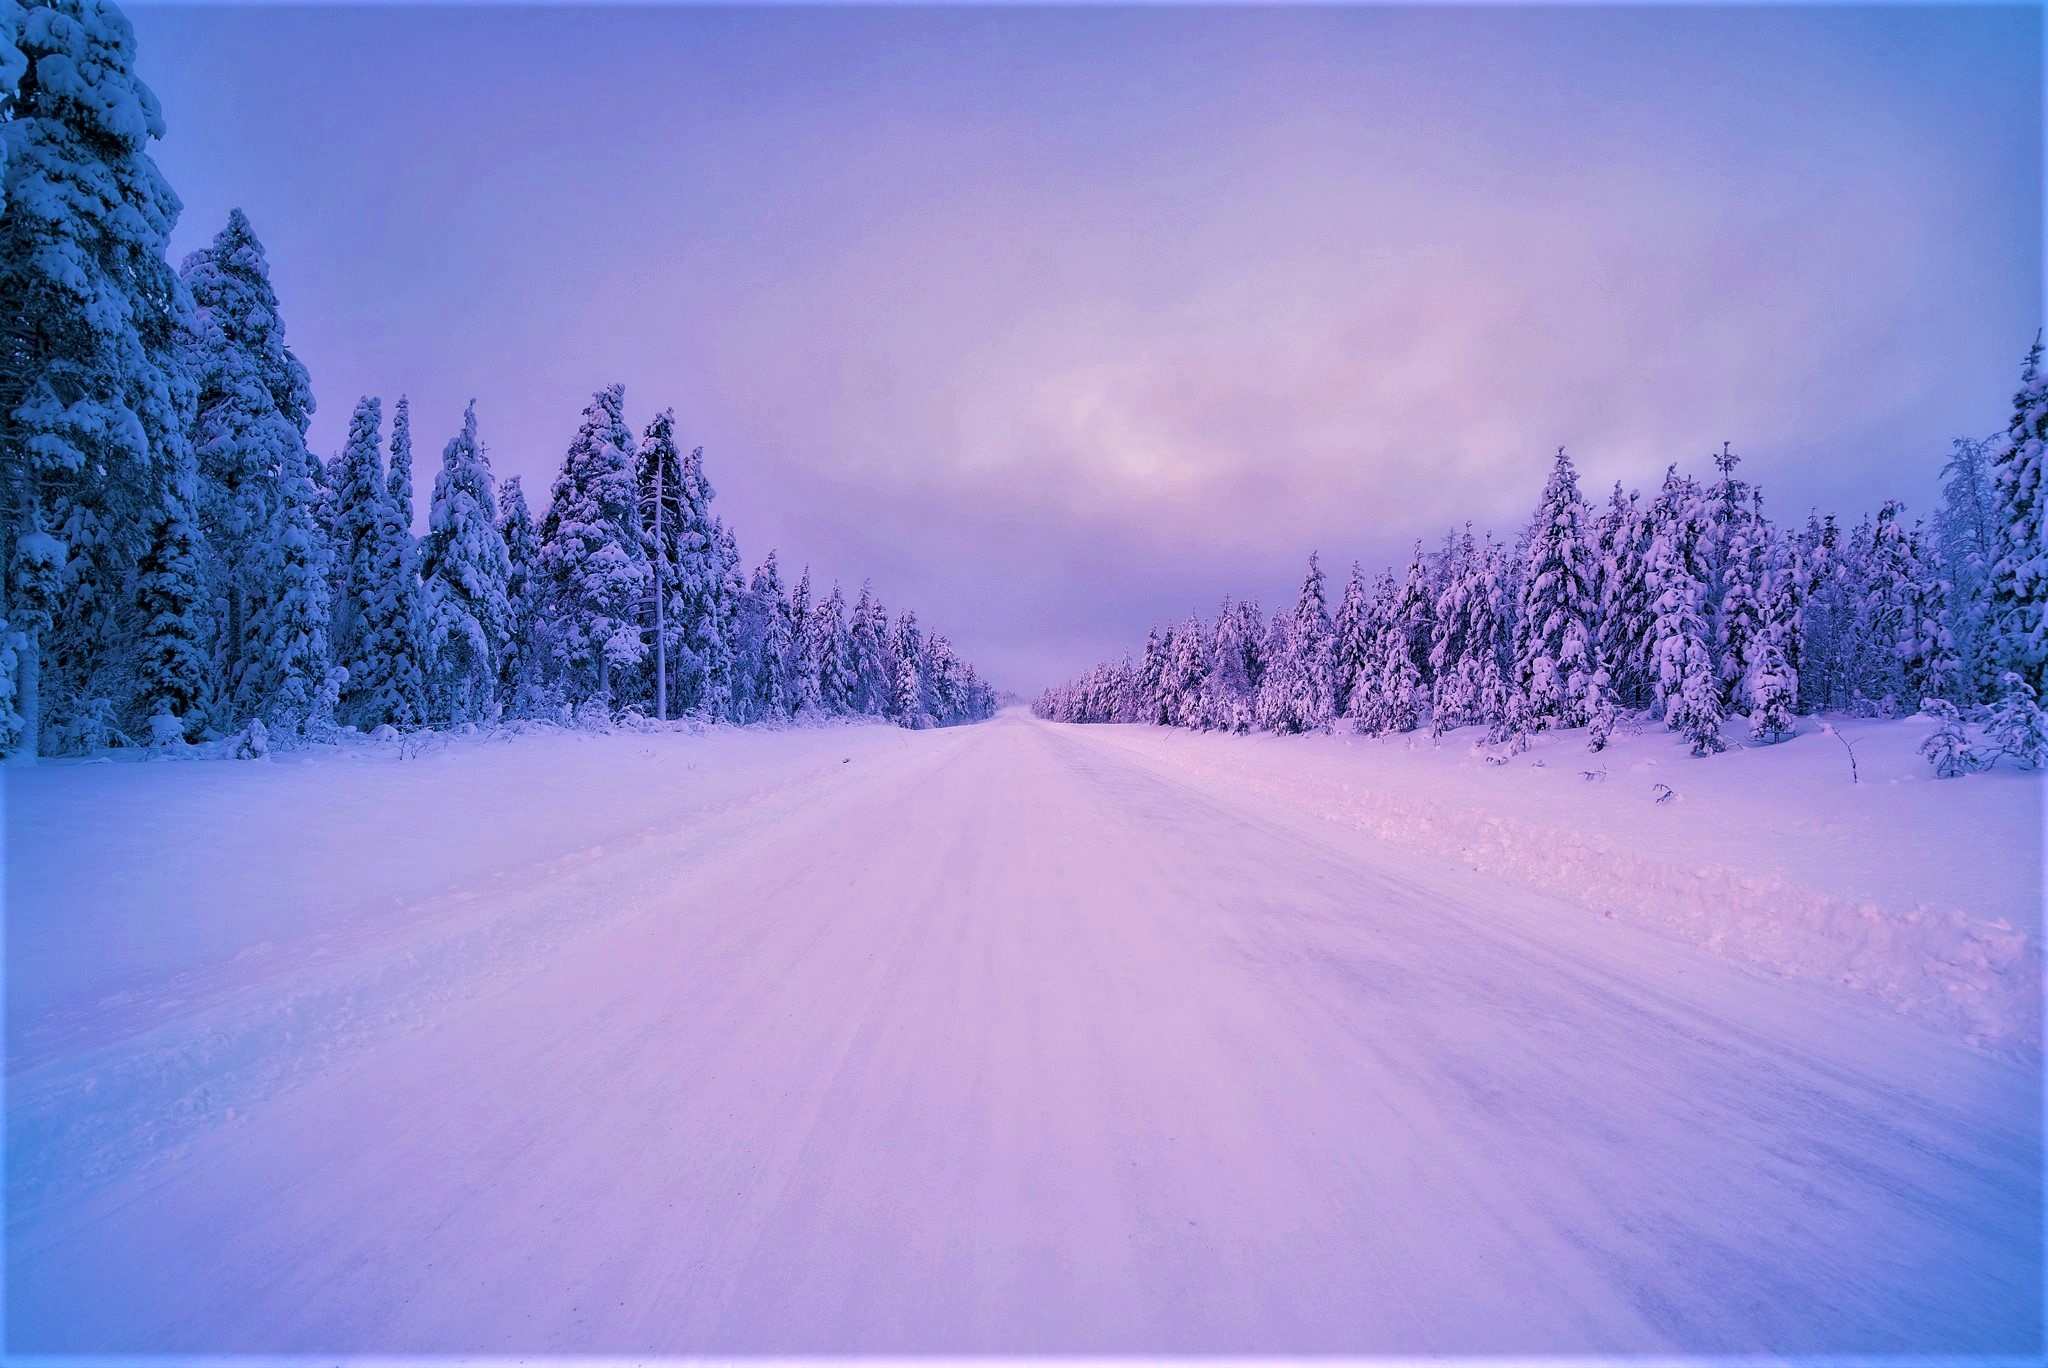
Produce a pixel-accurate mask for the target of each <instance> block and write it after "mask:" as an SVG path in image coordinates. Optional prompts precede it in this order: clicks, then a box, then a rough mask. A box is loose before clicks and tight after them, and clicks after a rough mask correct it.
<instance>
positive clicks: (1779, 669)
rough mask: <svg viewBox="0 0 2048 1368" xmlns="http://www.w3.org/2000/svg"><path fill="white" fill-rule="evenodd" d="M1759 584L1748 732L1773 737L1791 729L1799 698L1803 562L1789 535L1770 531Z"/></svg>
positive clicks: (1753, 736) (1779, 737) (1745, 690)
mask: <svg viewBox="0 0 2048 1368" xmlns="http://www.w3.org/2000/svg"><path fill="white" fill-rule="evenodd" d="M1761 562H1762V575H1761V581H1760V584H1759V587H1758V601H1759V604H1760V615H1759V621H1758V626H1757V631H1756V634H1755V636H1754V637H1753V638H1752V639H1751V644H1750V647H1749V667H1748V669H1749V672H1748V675H1747V678H1746V679H1745V681H1744V684H1743V690H1742V691H1743V695H1744V697H1745V698H1746V699H1747V701H1748V704H1749V735H1750V738H1751V739H1752V740H1755V741H1762V742H1765V743H1767V744H1768V743H1770V742H1774V741H1780V740H1783V739H1784V738H1785V737H1787V736H1790V735H1791V734H1792V730H1793V727H1794V725H1795V723H1794V721H1793V714H1794V712H1795V711H1796V709H1797V707H1798V702H1799V665H1798V641H1799V606H1798V579H1799V567H1798V565H1797V563H1796V551H1795V550H1794V548H1793V546H1792V545H1791V542H1790V540H1789V539H1788V538H1785V537H1781V536H1777V535H1775V534H1772V535H1771V536H1770V537H1769V540H1768V541H1767V543H1766V544H1765V546H1764V547H1763V553H1762V557H1761Z"/></svg>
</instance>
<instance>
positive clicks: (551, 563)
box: [540, 385, 649, 709]
mask: <svg viewBox="0 0 2048 1368" xmlns="http://www.w3.org/2000/svg"><path fill="white" fill-rule="evenodd" d="M625 403H626V391H625V387H624V386H623V385H611V386H608V387H606V388H604V389H601V390H599V391H597V393H596V394H594V395H592V396H591V400H590V402H589V403H588V404H587V405H585V406H584V409H583V419H582V422H581V423H580V424H579V425H578V427H577V429H576V437H575V439H574V440H573V441H572V442H570V444H569V450H568V453H567V454H566V455H565V456H564V457H563V458H562V469H561V472H560V473H559V474H557V475H556V476H555V484H554V489H553V491H552V497H551V498H550V500H549V502H548V511H547V516H546V517H544V518H542V519H541V525H540V563H541V569H542V571H543V573H544V574H545V576H546V578H547V586H548V608H549V613H550V628H551V630H550V633H549V635H550V638H551V644H552V646H553V650H554V663H555V665H556V667H557V669H558V670H559V671H560V674H559V678H560V680H561V684H562V690H563V694H564V696H565V698H566V699H567V700H568V701H569V702H570V703H571V704H573V705H576V706H582V705H584V704H588V703H596V704H597V705H599V706H600V707H603V708H607V709H610V708H615V707H617V706H619V704H620V701H621V700H620V699H619V698H617V697H616V696H615V694H614V690H613V674H614V672H615V671H618V670H630V669H632V668H633V667H635V666H637V665H638V664H639V663H640V662H641V660H642V659H643V657H644V656H645V654H646V650H647V642H646V639H645V638H644V637H643V636H642V635H641V615H642V612H643V610H644V608H645V606H646V603H647V596H648V592H649V575H648V568H647V553H646V547H645V545H644V544H643V542H642V537H641V530H640V529H641V523H640V494H639V486H638V484H637V482H636V480H635V476H634V458H633V453H634V449H635V443H634V441H633V433H632V429H630V428H628V427H627V426H626V418H625Z"/></svg>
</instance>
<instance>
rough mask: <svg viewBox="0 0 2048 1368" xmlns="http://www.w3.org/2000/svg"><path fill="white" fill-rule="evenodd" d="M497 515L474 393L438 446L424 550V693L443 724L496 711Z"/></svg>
mask: <svg viewBox="0 0 2048 1368" xmlns="http://www.w3.org/2000/svg"><path fill="white" fill-rule="evenodd" d="M497 519H498V504H497V484H496V482H495V481H494V480H493V479H492V478H491V461H490V456H489V455H488V454H487V453H486V452H485V451H484V449H483V446H482V444H481V443H479V442H478V441H477V434H476V401H475V400H473V399H472V400H471V401H470V402H469V405H468V407H466V408H465V409H464V410H463V412H462V432H461V433H460V435H458V436H455V437H452V438H450V439H449V441H448V445H447V446H446V447H444V448H443V449H442V452H441V470H440V473H438V474H437V475H435V477H434V499H433V507H432V510H431V512H430V514H429V522H428V531H427V537H426V542H425V545H424V547H423V548H422V555H421V570H422V574H421V590H420V600H421V610H422V616H423V618H424V622H425V629H426V630H425V647H426V651H425V655H426V659H427V662H428V681H427V684H428V695H429V698H430V700H431V702H430V709H431V713H432V716H433V718H434V720H436V721H437V722H439V723H441V724H443V725H451V724H452V725H457V726H460V725H463V724H467V723H475V722H487V721H490V720H492V719H493V718H495V717H496V716H497V715H498V711H499V700H498V662H499V659H500V657H501V656H502V654H503V652H504V650H505V648H506V646H507V644H508V643H509V641H510V635H511V634H510V630H509V624H510V621H511V613H512V610H511V605H510V604H509V603H507V601H506V598H505V589H506V584H507V582H508V581H509V580H510V579H511V576H512V566H511V561H510V558H509V557H508V556H507V555H506V553H505V539H504V537H503V536H502V535H501V534H500V533H499V531H498V521H497Z"/></svg>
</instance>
